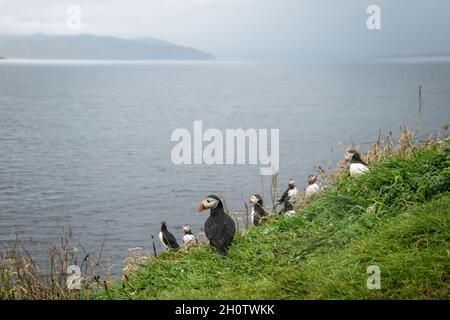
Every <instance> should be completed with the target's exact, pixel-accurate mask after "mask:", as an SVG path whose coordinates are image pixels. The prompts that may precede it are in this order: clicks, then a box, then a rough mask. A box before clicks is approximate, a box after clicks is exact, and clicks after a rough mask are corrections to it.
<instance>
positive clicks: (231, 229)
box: [197, 195, 236, 256]
mask: <svg viewBox="0 0 450 320" xmlns="http://www.w3.org/2000/svg"><path fill="white" fill-rule="evenodd" d="M207 209H210V213H209V217H208V219H207V220H206V222H205V225H204V229H205V235H206V237H207V238H208V239H209V244H210V245H211V246H212V247H214V248H216V249H217V250H218V251H219V253H220V254H221V255H222V256H224V255H226V254H227V249H228V247H229V246H230V244H231V241H233V238H234V233H235V232H236V226H235V224H234V221H233V219H232V218H231V217H230V216H229V215H228V214H226V213H225V211H224V209H223V203H222V200H220V198H219V197H218V196H216V195H209V196H207V197H206V198H204V199H203V200H202V202H200V203H199V205H198V206H197V210H198V212H201V211H204V210H207Z"/></svg>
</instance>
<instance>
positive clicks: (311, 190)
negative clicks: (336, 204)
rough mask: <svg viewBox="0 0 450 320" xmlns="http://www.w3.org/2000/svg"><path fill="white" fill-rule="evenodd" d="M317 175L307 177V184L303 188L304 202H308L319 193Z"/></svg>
mask: <svg viewBox="0 0 450 320" xmlns="http://www.w3.org/2000/svg"><path fill="white" fill-rule="evenodd" d="M316 181H317V176H315V175H313V174H312V175H310V176H309V177H308V186H307V187H306V188H305V202H306V203H308V202H310V201H311V200H312V199H313V198H314V197H315V196H317V195H318V194H319V193H320V186H319V185H318V184H317V182H316Z"/></svg>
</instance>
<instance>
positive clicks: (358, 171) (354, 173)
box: [345, 150, 369, 177]
mask: <svg viewBox="0 0 450 320" xmlns="http://www.w3.org/2000/svg"><path fill="white" fill-rule="evenodd" d="M345 160H347V161H350V167H349V171H350V176H351V177H358V176H360V175H362V174H364V173H366V172H368V171H369V166H368V165H367V163H365V162H364V161H363V160H362V159H361V155H360V154H359V153H358V152H357V151H355V150H349V151H347V152H346V153H345Z"/></svg>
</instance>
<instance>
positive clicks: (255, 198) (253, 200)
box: [249, 194, 263, 206]
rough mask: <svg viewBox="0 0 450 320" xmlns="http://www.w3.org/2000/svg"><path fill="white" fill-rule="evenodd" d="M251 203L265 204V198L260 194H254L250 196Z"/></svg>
mask: <svg viewBox="0 0 450 320" xmlns="http://www.w3.org/2000/svg"><path fill="white" fill-rule="evenodd" d="M249 201H250V203H252V204H259V205H261V206H262V205H263V199H262V197H261V196H260V195H259V194H254V195H252V196H251V197H250V199H249Z"/></svg>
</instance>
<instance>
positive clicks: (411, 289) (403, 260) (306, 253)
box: [93, 141, 450, 299]
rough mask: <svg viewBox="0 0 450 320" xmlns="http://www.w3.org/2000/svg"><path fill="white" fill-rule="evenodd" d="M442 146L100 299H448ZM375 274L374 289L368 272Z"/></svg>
mask: <svg viewBox="0 0 450 320" xmlns="http://www.w3.org/2000/svg"><path fill="white" fill-rule="evenodd" d="M449 147H450V143H449V141H446V142H443V143H440V144H434V145H432V146H429V147H427V148H424V149H420V150H417V151H415V152H414V153H413V154H412V156H409V157H408V158H403V157H401V156H398V155H397V156H391V157H390V158H388V159H387V160H386V161H383V162H380V163H377V164H373V165H372V166H371V172H370V173H368V174H366V175H364V176H361V177H360V178H358V179H350V178H349V177H342V178H341V180H340V181H339V182H337V183H336V185H335V186H333V187H332V188H330V189H329V190H327V191H326V192H325V193H324V194H323V195H322V196H321V197H319V198H318V199H316V201H314V202H313V203H311V204H309V205H307V206H306V207H304V208H302V210H301V211H300V212H299V213H298V214H297V215H295V216H293V217H289V218H279V219H277V220H275V221H273V222H271V223H270V224H268V225H267V226H265V227H262V228H253V229H251V230H250V231H249V232H248V233H247V234H245V235H243V236H238V237H236V238H235V240H234V242H233V244H232V246H231V247H230V250H229V253H228V256H227V257H225V258H222V257H220V256H219V255H218V254H217V253H216V252H214V251H213V250H211V249H210V248H209V247H199V248H194V249H192V250H190V251H189V252H188V253H174V252H172V253H165V254H163V255H161V257H160V258H159V259H157V260H154V261H153V262H151V263H150V264H149V265H147V266H144V267H142V268H141V269H140V270H139V271H138V272H136V273H133V274H131V275H129V280H128V281H124V282H121V283H117V284H115V285H113V286H109V288H108V291H107V292H101V293H96V294H95V295H94V296H93V298H100V299H130V298H131V299H448V297H449V283H450V282H449V280H450V274H449V270H450V268H449V267H450V265H449V258H450V257H449V250H450V248H449V247H450V246H449V243H450V241H449V240H450V239H449V237H450V221H449V215H450V193H449V190H450V153H449V150H450V148H449ZM370 265H378V266H379V267H380V269H381V289H380V290H369V289H367V287H366V280H367V277H368V275H367V274H366V268H367V267H368V266H370Z"/></svg>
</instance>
